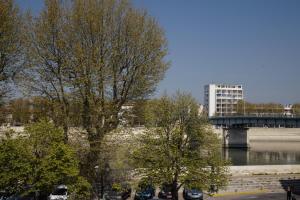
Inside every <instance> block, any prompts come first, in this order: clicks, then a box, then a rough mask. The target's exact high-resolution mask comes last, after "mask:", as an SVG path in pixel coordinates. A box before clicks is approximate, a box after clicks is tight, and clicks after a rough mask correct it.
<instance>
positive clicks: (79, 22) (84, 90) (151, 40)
mask: <svg viewBox="0 0 300 200" xmlns="http://www.w3.org/2000/svg"><path fill="white" fill-rule="evenodd" d="M71 10H72V13H71V17H70V19H71V25H72V27H71V28H70V30H71V32H70V35H69V37H68V39H69V40H70V42H68V44H70V45H71V46H70V47H69V49H71V53H72V55H71V56H70V59H69V61H70V62H69V63H70V64H69V67H70V68H71V69H70V77H72V84H73V87H74V90H73V92H74V93H75V94H77V95H78V96H76V97H78V99H79V101H80V102H81V105H82V113H81V114H82V118H83V120H82V121H83V124H82V125H83V127H84V129H85V130H86V131H87V133H88V139H89V141H90V146H91V152H90V156H89V158H90V160H91V161H94V160H97V156H98V155H99V153H100V152H99V150H98V149H99V144H100V141H101V140H102V138H103V137H104V135H105V134H106V133H108V132H110V131H111V130H113V129H115V128H116V127H117V125H118V123H119V111H120V109H121V107H122V105H123V104H124V103H126V102H127V101H128V100H135V99H141V98H144V97H146V96H148V95H149V94H151V93H152V92H153V91H154V90H155V86H156V85H157V83H158V82H159V81H160V80H161V79H162V78H163V75H164V73H165V71H166V69H167V66H168V63H167V62H166V61H165V60H164V57H165V55H166V53H167V47H166V39H165V37H164V33H163V31H162V29H161V28H160V27H159V25H158V24H157V22H156V21H155V20H154V19H153V18H152V17H150V16H149V15H148V14H147V13H146V12H145V11H140V10H137V9H135V8H133V7H132V5H131V4H130V3H129V2H127V1H119V0H89V1H84V0H75V1H74V4H73V5H72V9H71ZM89 163H91V164H92V163H93V162H89Z"/></svg>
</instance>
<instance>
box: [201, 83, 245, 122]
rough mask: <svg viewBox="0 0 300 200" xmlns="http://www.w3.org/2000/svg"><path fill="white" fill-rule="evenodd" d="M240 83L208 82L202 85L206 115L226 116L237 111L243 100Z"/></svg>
mask: <svg viewBox="0 0 300 200" xmlns="http://www.w3.org/2000/svg"><path fill="white" fill-rule="evenodd" d="M243 98H244V97H243V87H242V85H227V84H209V85H205V86H204V108H205V110H206V112H207V113H208V116H209V117H211V116H226V115H232V114H235V113H236V112H237V104H238V101H239V100H243Z"/></svg>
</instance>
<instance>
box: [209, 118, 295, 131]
mask: <svg viewBox="0 0 300 200" xmlns="http://www.w3.org/2000/svg"><path fill="white" fill-rule="evenodd" d="M209 121H210V122H211V123H212V124H213V125H216V126H223V127H275V128H276V127H278V128H279V127H286V128H300V116H293V117H292V116H220V117H210V118H209Z"/></svg>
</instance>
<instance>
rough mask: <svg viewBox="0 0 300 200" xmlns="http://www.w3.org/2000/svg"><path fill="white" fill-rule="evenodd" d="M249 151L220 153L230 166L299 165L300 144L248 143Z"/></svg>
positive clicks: (227, 150)
mask: <svg viewBox="0 0 300 200" xmlns="http://www.w3.org/2000/svg"><path fill="white" fill-rule="evenodd" d="M250 146H251V147H250V148H249V149H237V148H233V149H228V148H224V149H223V150H222V151H223V152H222V154H223V158H225V159H226V160H230V161H231V164H232V165H289V164H300V142H266V141H264V142H250Z"/></svg>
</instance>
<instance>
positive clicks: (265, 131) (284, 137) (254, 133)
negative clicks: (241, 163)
mask: <svg viewBox="0 0 300 200" xmlns="http://www.w3.org/2000/svg"><path fill="white" fill-rule="evenodd" d="M213 131H214V132H215V133H216V134H217V135H218V136H219V137H220V138H222V136H223V129H221V128H218V129H213ZM248 137H249V140H250V143H251V142H254V141H255V142H256V141H276V142H279V141H282V142H300V128H249V130H248Z"/></svg>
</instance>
